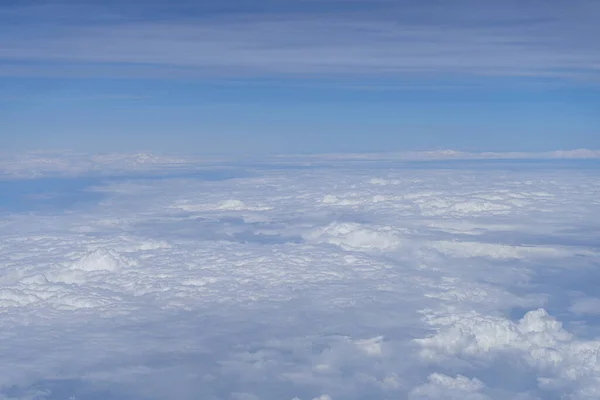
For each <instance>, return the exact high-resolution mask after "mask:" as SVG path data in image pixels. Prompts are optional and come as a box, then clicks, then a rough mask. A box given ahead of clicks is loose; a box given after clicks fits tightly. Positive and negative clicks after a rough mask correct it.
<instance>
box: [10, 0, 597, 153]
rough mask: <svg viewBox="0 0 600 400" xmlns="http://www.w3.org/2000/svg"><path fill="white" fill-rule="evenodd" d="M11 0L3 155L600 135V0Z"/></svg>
mask: <svg viewBox="0 0 600 400" xmlns="http://www.w3.org/2000/svg"><path fill="white" fill-rule="evenodd" d="M121 3H122V2H117V1H102V2H100V1H83V2H81V1H79V2H74V1H73V2H64V1H63V2H60V1H57V2H47V1H36V2H33V1H31V2H28V1H2V2H0V88H1V90H0V121H1V127H0V135H1V136H0V147H1V148H2V149H3V150H4V151H10V152H15V151H19V152H20V151H31V150H59V149H72V150H81V151H137V150H149V151H156V152H160V151H167V152H186V153H210V154H214V153H234V154H238V153H247V152H252V153H281V152H306V153H318V152H346V151H351V152H356V151H404V150H423V149H440V148H452V149H457V150H467V151H546V150H555V149H572V148H599V147H600V50H598V45H597V41H596V38H597V37H600V27H599V26H598V24H597V21H598V20H600V3H599V2H597V1H591V0H589V1H584V0H577V1H557V0H553V1H539V0H532V1H527V2H523V1H516V0H508V1H502V2H481V1H468V0H457V1H452V2H449V1H421V2H417V1H403V0H400V1H388V0H370V1H362V0H320V1H316V0H315V1H313V0H303V1H300V0H295V1H285V2H283V1H257V2H248V1H219V2H217V1H203V2H192V1H174V2H161V1H153V2H140V1H133V2H127V4H121Z"/></svg>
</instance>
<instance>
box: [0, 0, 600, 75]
mask: <svg viewBox="0 0 600 400" xmlns="http://www.w3.org/2000/svg"><path fill="white" fill-rule="evenodd" d="M229 3H230V5H231V9H232V10H234V11H236V12H227V13H215V12H212V13H211V12H206V10H204V11H203V10H191V11H189V12H188V13H187V14H186V15H185V17H184V16H183V15H181V14H177V13H170V14H164V13H163V14H158V13H157V12H155V11H152V10H151V9H150V10H149V11H148V10H147V11H141V10H140V11H139V12H138V11H135V13H134V14H135V18H134V17H132V14H131V12H130V13H129V14H127V13H126V12H124V11H123V10H120V9H110V7H108V8H107V9H106V10H108V11H106V10H105V12H104V13H98V12H97V10H98V9H97V8H90V9H89V10H88V9H87V8H86V7H80V8H78V11H77V12H70V13H69V12H68V10H72V7H70V6H68V5H64V4H63V5H62V6H61V7H60V8H57V7H56V6H45V8H44V10H45V11H44V14H45V16H40V11H39V8H36V7H30V8H22V9H8V8H5V10H4V12H3V13H1V14H0V22H2V21H4V22H6V23H4V24H3V25H4V26H5V27H4V28H3V35H2V36H1V37H0V60H2V61H3V63H2V64H4V65H3V66H1V67H0V74H3V75H5V76H6V75H19V74H25V75H36V74H39V75H44V74H60V73H61V71H63V72H64V73H66V71H71V72H72V71H73V70H74V69H76V68H79V70H80V72H81V71H88V73H90V74H95V73H99V72H100V71H103V72H104V73H109V74H117V75H119V74H135V73H136V72H139V73H142V74H144V73H145V74H159V75H160V74H161V73H162V74H164V73H169V74H173V73H175V74H177V73H179V74H181V75H185V74H193V75H200V76H216V75H233V76H270V75H273V74H276V75H283V76H285V75H293V76H303V75H309V76H315V75H316V76H326V75H337V74H346V75H366V76H375V75H378V76H381V75H382V74H383V75H384V76H391V77H395V76H406V75H408V76H414V75H424V76H431V75H433V76H438V77H439V76H488V77H489V76H500V77H511V76H512V77H514V76H525V77H529V76H538V77H547V78H560V79H585V80H586V81H589V80H594V79H595V78H596V77H597V76H598V73H599V70H600V52H598V51H597V45H596V44H595V43H594V40H593V38H594V37H597V36H598V34H600V28H599V27H598V26H597V24H596V23H595V22H597V18H598V17H599V16H600V6H599V5H598V3H595V2H592V1H575V2H569V3H567V2H564V1H552V2H540V1H531V2H527V3H525V4H524V3H523V2H515V1H508V2H503V4H501V5H499V4H491V3H486V4H482V3H475V2H472V1H459V2H452V4H448V3H445V2H431V4H427V5H422V6H420V5H416V4H415V3H412V2H404V1H402V2H385V1H379V2H375V3H373V5H372V6H369V5H368V4H367V3H365V2H361V1H341V2H337V1H336V2H321V3H316V2H312V1H309V2H292V3H290V6H289V7H287V8H286V7H282V6H274V5H269V3H265V4H267V6H265V8H264V9H263V10H261V11H257V10H250V11H244V9H243V7H241V6H239V4H237V3H235V2H229ZM319 4H320V5H319ZM332 4H334V5H332ZM358 5H362V7H358ZM140 8H141V7H140ZM174 9H176V7H175V8H174ZM65 10H67V11H65ZM86 11H87V12H86ZM92 11H94V12H93V13H92ZM82 15H85V17H82ZM93 15H96V16H93ZM10 22H12V23H10Z"/></svg>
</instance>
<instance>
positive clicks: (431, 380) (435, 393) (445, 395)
mask: <svg viewBox="0 0 600 400" xmlns="http://www.w3.org/2000/svg"><path fill="white" fill-rule="evenodd" d="M427 380H428V383H426V384H424V385H421V386H418V387H416V388H415V389H413V390H412V391H411V393H410V397H409V398H410V399H411V400H417V399H419V400H435V399H440V400H441V399H449V400H453V399H455V400H461V399H463V400H490V397H488V396H486V395H485V394H483V393H480V392H481V390H483V389H484V388H485V385H484V384H483V383H482V382H481V381H479V380H477V379H475V378H473V379H469V378H467V377H464V376H462V375H457V376H456V377H451V376H447V375H444V374H438V373H434V374H431V375H429V377H428V378H427Z"/></svg>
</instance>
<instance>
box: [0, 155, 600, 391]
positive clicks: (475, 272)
mask: <svg viewBox="0 0 600 400" xmlns="http://www.w3.org/2000/svg"><path fill="white" fill-rule="evenodd" d="M134 158H135V157H134ZM90 159H91V158H90ZM108 159H112V160H113V161H114V162H113V161H106V160H105V161H103V162H106V163H108V165H111V167H110V168H109V169H108V170H109V171H120V172H118V173H117V174H116V175H118V176H119V178H118V179H110V177H107V178H106V179H103V180H101V181H98V180H95V181H93V182H92V184H93V185H94V186H95V187H94V190H96V191H98V192H101V193H102V194H103V197H102V198H101V199H99V200H98V201H97V202H95V203H91V204H89V205H88V206H86V207H85V208H79V207H74V208H70V207H67V209H64V210H60V212H56V213H37V212H36V210H35V209H32V210H25V211H20V212H5V213H4V214H2V215H1V216H0V258H1V259H2V263H0V314H1V318H0V328H1V329H0V332H1V333H0V336H1V339H2V340H0V358H1V359H2V360H3V361H4V362H3V363H2V365H0V397H6V398H23V399H24V398H28V397H29V398H35V396H36V394H35V393H43V394H39V396H38V397H40V398H47V399H49V400H52V399H59V398H68V397H70V396H74V397H75V398H94V396H95V397H103V394H105V393H106V391H107V390H109V391H110V393H114V396H115V398H131V397H138V398H148V399H159V398H179V399H184V400H185V399H195V398H198V397H202V398H207V399H211V398H214V399H222V398H224V399H228V398H231V399H235V398H240V399H246V398H247V399H251V398H257V399H261V400H271V399H281V398H288V399H292V398H294V397H297V398H298V399H313V398H317V399H319V396H321V397H322V396H329V397H330V398H331V399H351V400H353V399H359V398H369V399H384V398H410V399H436V398H440V399H441V398H465V399H477V400H479V399H493V400H505V399H506V400H508V399H543V398H548V396H554V397H557V398H558V397H560V396H565V398H569V397H568V396H571V398H573V399H586V398H593V397H594V396H596V395H597V391H598V390H599V389H598V388H600V380H599V378H598V377H599V376H600V370H599V369H598V363H597V354H598V353H599V352H600V345H599V344H598V340H597V337H598V334H597V332H598V331H597V328H598V326H597V323H596V321H595V319H594V315H593V310H594V307H595V305H596V299H595V297H594V296H595V295H594V290H595V287H591V286H593V285H592V283H593V282H596V281H597V278H598V277H597V274H596V272H595V266H596V265H597V263H598V259H599V254H598V247H597V244H596V243H595V242H594V241H593V238H594V237H595V233H596V232H597V226H598V223H599V222H600V221H599V220H598V219H599V218H600V217H599V216H600V212H598V207H600V203H598V200H597V189H598V185H597V182H598V173H597V171H595V170H590V169H581V170H578V169H565V170H561V169H560V168H559V164H556V165H555V166H556V168H554V169H552V170H546V169H535V168H533V169H527V168H523V169H519V170H513V169H511V168H510V167H509V165H510V164H506V168H504V169H503V167H502V165H500V166H498V165H496V166H495V167H494V169H485V168H484V166H485V163H483V164H477V163H475V164H474V165H475V167H473V168H472V169H468V168H461V169H460V172H458V171H457V170H452V169H447V168H446V167H442V168H439V166H436V164H431V165H429V166H428V167H427V168H421V169H410V168H398V167H396V168H388V166H389V164H387V159H382V160H379V161H377V160H375V159H373V160H372V164H371V166H373V168H366V167H365V164H360V163H359V164H353V163H352V162H351V161H344V162H347V164H346V165H345V168H337V166H338V165H339V164H337V163H338V161H336V160H335V159H334V158H328V157H322V158H316V157H307V158H306V159H304V160H302V161H301V162H299V164H300V165H306V164H307V163H314V164H315V165H313V167H312V168H310V169H305V168H298V169H293V168H288V169H280V168H270V167H271V166H272V164H269V163H264V164H260V165H259V164H255V165H253V167H252V168H253V174H252V175H249V174H243V173H241V174H240V176H237V177H232V179H222V180H214V179H210V178H207V179H203V178H204V176H203V175H200V176H198V175H193V174H192V175H185V174H184V175H177V174H174V175H173V176H169V174H168V172H169V171H170V168H171V167H168V166H166V167H164V168H163V167H161V165H162V164H161V162H158V163H157V164H153V162H150V165H152V168H156V169H158V172H156V173H155V175H154V173H151V172H149V171H151V170H152V168H151V169H150V170H148V171H147V172H146V176H145V177H144V179H139V177H138V178H135V173H133V172H131V171H133V170H128V169H127V167H123V165H129V163H128V162H126V161H124V160H127V159H128V158H127V157H122V158H120V157H114V158H111V157H108ZM35 160H36V159H35V158H33V159H29V161H28V162H33V163H35V162H37V161H35ZM81 162H82V159H80V158H77V157H76V158H74V159H66V160H63V161H61V162H60V163H59V164H60V165H63V166H66V167H64V169H62V170H60V171H61V172H60V173H64V174H65V175H67V176H68V174H74V173H75V171H92V170H93V168H92V167H89V165H88V164H81ZM273 162H275V161H273ZM328 163H329V164H328ZM51 164H52V163H51ZM77 165H87V166H86V167H85V168H81V169H77V168H78V167H76V166H77ZM185 165H186V166H185V168H189V169H191V170H193V169H194V168H198V169H201V168H208V169H211V168H215V169H216V168H218V167H220V166H222V165H220V164H214V165H210V164H205V163H200V164H195V163H194V162H193V160H187V161H186V164H185ZM358 165H360V167H359V166H358ZM21 167H22V168H24V167H23V166H21ZM375 167H377V168H375ZM61 168H63V167H61ZM123 171H130V172H131V173H132V175H131V176H132V179H129V178H128V177H127V174H126V173H124V172H123ZM240 171H241V172H244V171H243V170H240ZM67 172H68V173H67ZM41 173H42V174H44V173H49V174H52V173H57V169H55V168H54V167H52V169H49V170H45V172H44V171H42V172H41ZM83 176H84V177H85V176H89V175H85V174H84V175H83ZM159 177H160V179H159ZM134 178H135V179H134ZM13 179H15V178H14V177H13ZM65 179H67V178H65ZM84 180H85V179H84ZM31 182H35V181H31ZM324 199H327V201H324ZM515 200H519V201H521V203H519V204H515V203H514V201H515ZM487 203H489V204H494V205H495V207H462V208H461V207H458V208H457V207H456V205H457V204H458V205H465V204H467V205H473V204H487ZM424 204H428V205H429V206H428V207H427V206H423V205H424ZM433 205H435V207H433ZM433 208H435V210H436V212H431V210H432V209H433ZM498 210H503V211H504V212H502V213H498ZM517 314H520V315H524V317H523V318H522V319H519V318H518V317H514V315H517ZM588 317H589V318H588ZM559 321H561V322H562V323H563V324H562V325H561V323H560V322H559ZM586 396H587V397H586Z"/></svg>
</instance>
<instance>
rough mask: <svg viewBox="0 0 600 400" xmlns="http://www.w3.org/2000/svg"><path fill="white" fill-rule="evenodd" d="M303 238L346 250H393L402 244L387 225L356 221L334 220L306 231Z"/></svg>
mask: <svg viewBox="0 0 600 400" xmlns="http://www.w3.org/2000/svg"><path fill="white" fill-rule="evenodd" d="M305 238H306V239H307V240H310V241H314V242H325V243H331V244H335V245H338V246H340V247H342V248H343V249H348V250H352V249H357V250H393V249H396V248H398V247H399V246H400V245H401V244H402V239H401V237H400V236H399V235H398V233H397V232H396V231H395V230H394V229H393V228H391V227H389V226H383V227H370V226H365V225H361V224H356V223H337V222H334V223H332V224H329V225H327V226H326V227H323V228H319V229H316V230H314V231H312V232H308V233H307V234H306V235H305Z"/></svg>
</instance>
